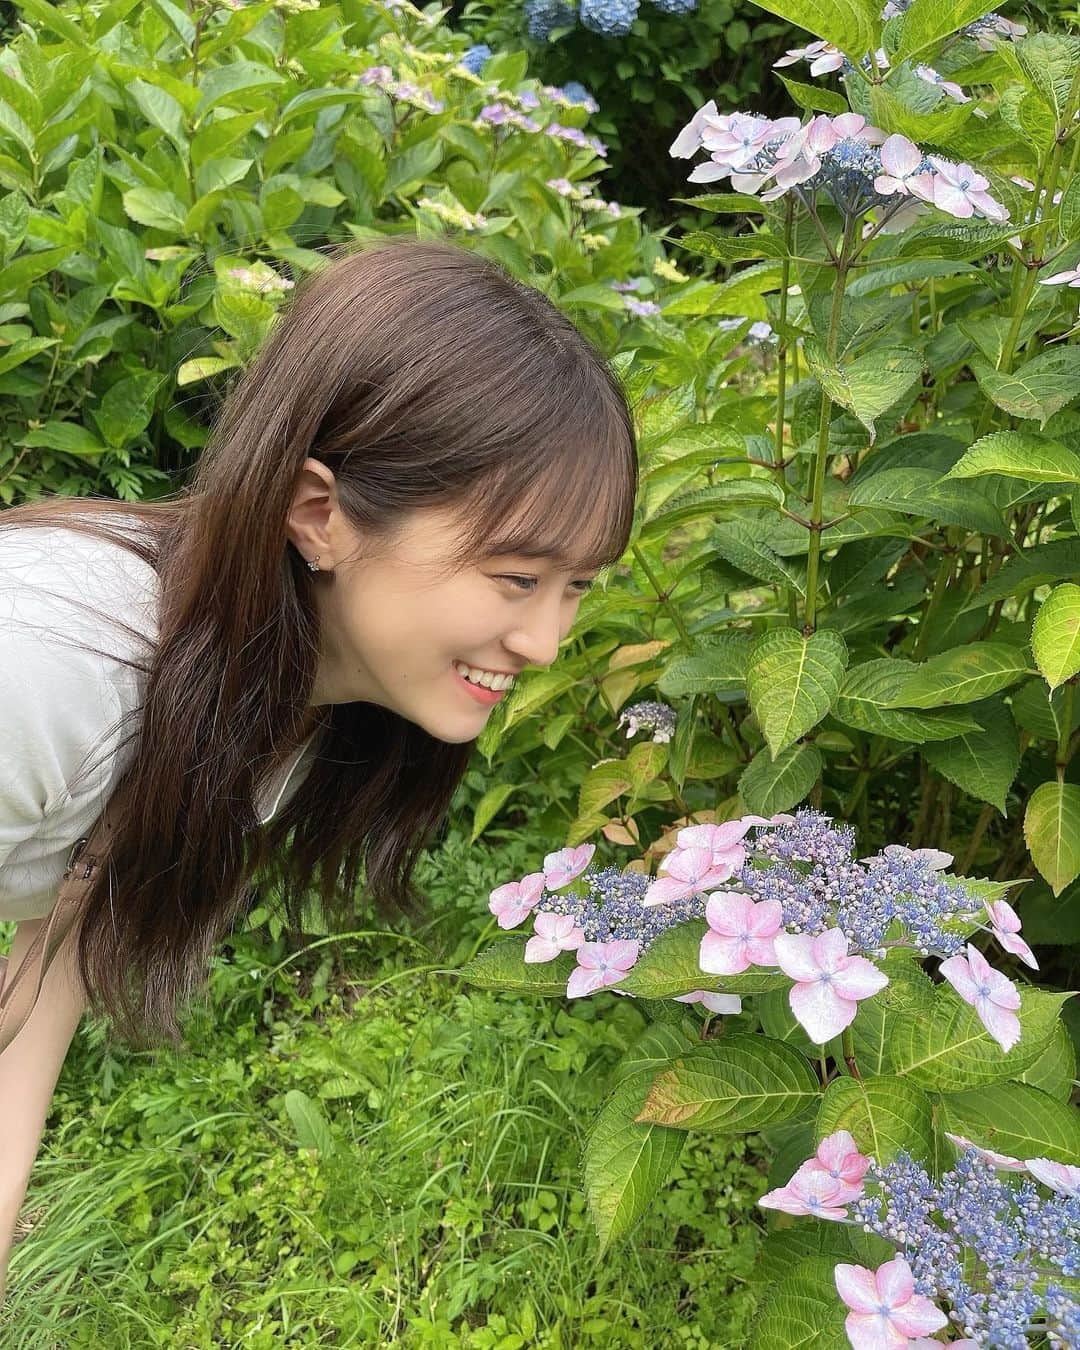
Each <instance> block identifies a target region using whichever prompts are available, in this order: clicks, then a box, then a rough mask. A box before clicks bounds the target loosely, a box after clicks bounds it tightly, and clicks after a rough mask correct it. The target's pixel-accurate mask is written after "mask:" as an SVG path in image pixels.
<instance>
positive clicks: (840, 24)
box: [761, 0, 881, 59]
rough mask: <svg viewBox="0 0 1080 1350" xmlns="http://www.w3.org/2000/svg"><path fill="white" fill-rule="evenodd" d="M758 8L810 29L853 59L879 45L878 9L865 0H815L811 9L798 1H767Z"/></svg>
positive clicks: (875, 5)
mask: <svg viewBox="0 0 1080 1350" xmlns="http://www.w3.org/2000/svg"><path fill="white" fill-rule="evenodd" d="M761 8H762V9H764V10H767V11H768V13H770V14H776V15H779V17H780V18H781V19H787V21H788V22H789V23H793V24H794V25H795V26H796V28H809V31H810V32H811V33H814V34H815V35H816V36H817V37H820V38H824V39H825V41H826V42H828V43H830V44H831V45H832V46H834V47H839V48H840V50H841V51H842V52H847V53H848V54H849V55H851V56H854V57H855V58H856V59H858V58H860V57H861V56H862V55H863V53H864V52H872V51H876V50H877V48H878V47H879V46H880V45H881V41H880V39H881V17H880V9H879V7H878V5H877V4H874V3H867V0H815V4H814V7H813V9H812V10H808V9H807V7H806V6H805V5H804V4H800V3H799V0H766V3H765V4H763V5H762V6H761Z"/></svg>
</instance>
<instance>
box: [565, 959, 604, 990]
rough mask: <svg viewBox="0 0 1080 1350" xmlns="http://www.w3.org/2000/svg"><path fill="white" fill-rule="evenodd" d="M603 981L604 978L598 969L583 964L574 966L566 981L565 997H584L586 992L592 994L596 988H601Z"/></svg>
mask: <svg viewBox="0 0 1080 1350" xmlns="http://www.w3.org/2000/svg"><path fill="white" fill-rule="evenodd" d="M603 983H604V980H603V976H602V975H601V973H600V971H598V970H592V969H589V968H587V967H585V966H575V968H574V969H573V970H572V971H571V972H570V978H569V979H568V980H567V982H566V997H567V998H584V996H585V995H586V994H592V993H594V992H595V991H596V990H597V989H600V988H602V987H603Z"/></svg>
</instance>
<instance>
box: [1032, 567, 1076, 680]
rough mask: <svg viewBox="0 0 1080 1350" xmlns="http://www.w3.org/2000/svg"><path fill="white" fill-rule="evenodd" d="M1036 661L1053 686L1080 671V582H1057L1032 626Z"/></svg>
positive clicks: (1040, 607) (1044, 676)
mask: <svg viewBox="0 0 1080 1350" xmlns="http://www.w3.org/2000/svg"><path fill="white" fill-rule="evenodd" d="M1031 650H1032V652H1033V653H1034V655H1035V664H1036V665H1037V666H1038V667H1039V669H1040V670H1041V671H1042V673H1043V678H1044V679H1045V680H1046V683H1047V684H1048V685H1049V686H1050V688H1051V689H1056V688H1057V686H1058V685H1059V684H1064V683H1065V681H1066V680H1068V679H1071V678H1072V677H1073V676H1074V675H1075V674H1076V673H1077V671H1080V586H1077V585H1076V584H1075V583H1074V582H1071V581H1068V582H1065V583H1064V585H1061V586H1055V587H1054V589H1053V590H1052V591H1051V592H1050V594H1049V595H1048V596H1047V597H1046V599H1045V600H1044V601H1043V602H1042V604H1041V605H1040V606H1039V612H1038V614H1036V615H1035V622H1034V623H1033V624H1032V626H1031Z"/></svg>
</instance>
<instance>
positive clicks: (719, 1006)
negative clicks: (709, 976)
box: [698, 989, 742, 1017]
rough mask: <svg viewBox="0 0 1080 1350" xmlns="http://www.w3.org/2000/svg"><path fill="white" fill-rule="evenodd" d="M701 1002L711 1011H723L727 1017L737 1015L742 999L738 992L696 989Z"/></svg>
mask: <svg viewBox="0 0 1080 1350" xmlns="http://www.w3.org/2000/svg"><path fill="white" fill-rule="evenodd" d="M698 993H700V994H701V1002H702V1004H703V1005H704V1006H705V1007H706V1008H708V1010H709V1011H710V1012H712V1013H724V1014H726V1015H727V1016H728V1017H737V1016H738V1014H739V1013H741V1012H742V999H741V998H740V997H739V995H738V994H710V993H709V991H708V990H707V989H705V990H700V989H699V990H698Z"/></svg>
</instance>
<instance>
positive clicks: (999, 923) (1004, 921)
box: [983, 900, 1020, 933]
mask: <svg viewBox="0 0 1080 1350" xmlns="http://www.w3.org/2000/svg"><path fill="white" fill-rule="evenodd" d="M983 904H984V905H986V912H987V914H989V916H990V922H991V923H992V924H993V926H994V927H995V928H1000V929H1001V931H1002V932H1003V933H1019V931H1020V916H1019V915H1018V914H1017V912H1016V910H1015V909H1013V907H1012V905H1010V904H1009V902H1008V900H995V901H994V903H993V904H992V905H991V904H988V903H987V902H986V901H985V900H984V901H983Z"/></svg>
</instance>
